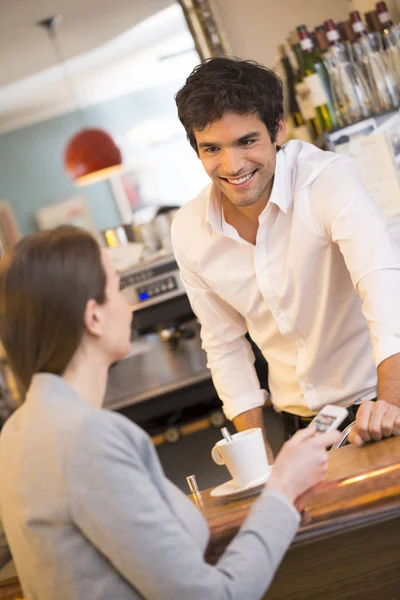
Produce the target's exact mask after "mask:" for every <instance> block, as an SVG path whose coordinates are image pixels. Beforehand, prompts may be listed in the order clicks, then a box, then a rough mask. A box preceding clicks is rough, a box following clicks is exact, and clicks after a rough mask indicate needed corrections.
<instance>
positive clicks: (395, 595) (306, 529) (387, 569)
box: [192, 437, 400, 600]
mask: <svg viewBox="0 0 400 600" xmlns="http://www.w3.org/2000/svg"><path fill="white" fill-rule="evenodd" d="M200 497H201V502H202V506H201V507H200V509H201V510H202V512H203V514H204V516H205V517H206V519H207V521H208V524H209V527H210V530H211V538H210V545H209V548H208V551H207V560H208V561H209V562H211V563H214V562H215V561H216V560H217V559H218V557H219V556H220V555H221V553H222V552H223V550H224V549H225V547H226V546H227V544H228V543H229V542H230V540H231V539H232V537H233V536H234V535H235V533H236V532H237V530H238V528H239V527H240V525H241V524H242V523H243V521H244V519H245V517H246V515H247V513H248V511H249V509H250V507H251V505H252V503H253V502H254V501H255V499H256V498H255V497H252V498H246V499H242V500H235V501H232V502H226V500H222V499H217V498H212V497H211V496H210V490H206V491H204V492H201V494H200ZM192 498H193V496H192ZM193 500H195V499H194V498H193ZM196 503H197V504H198V501H197V502H196ZM297 507H298V509H299V510H300V512H301V514H302V523H301V526H300V529H299V531H298V533H297V536H296V538H295V539H294V541H293V543H292V545H291V547H290V549H289V551H288V553H287V555H286V557H285V559H284V560H283V562H282V564H281V566H280V568H279V570H278V572H277V574H276V576H275V579H274V582H273V584H272V586H271V587H270V589H269V591H268V592H267V594H266V596H265V599H266V600H278V599H279V600H283V599H285V600H400V437H397V438H390V439H388V440H384V441H382V442H378V443H372V444H368V445H366V446H365V447H363V448H355V447H353V446H346V447H344V448H340V449H338V450H333V451H332V452H330V456H329V470H328V480H327V481H326V482H324V483H323V484H320V485H319V486H317V487H315V488H314V489H313V490H311V491H309V492H307V493H306V494H304V495H303V496H302V497H301V498H300V499H299V501H298V504H297Z"/></svg>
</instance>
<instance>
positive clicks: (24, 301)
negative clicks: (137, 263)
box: [0, 225, 106, 390]
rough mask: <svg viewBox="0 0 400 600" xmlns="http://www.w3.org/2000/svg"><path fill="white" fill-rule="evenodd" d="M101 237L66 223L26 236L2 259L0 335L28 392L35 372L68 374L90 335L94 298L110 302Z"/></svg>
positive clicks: (10, 360)
mask: <svg viewBox="0 0 400 600" xmlns="http://www.w3.org/2000/svg"><path fill="white" fill-rule="evenodd" d="M105 290H106V275H105V272H104V269H103V265H102V261H101V253H100V248H99V245H98V243H97V242H96V240H95V239H94V238H93V237H92V236H91V235H90V233H88V232H87V231H84V230H83V229H80V228H77V227H72V226H68V225H64V226H61V227H58V228H57V229H52V230H48V231H42V232H40V233H35V234H33V235H29V236H27V237H25V238H22V240H20V241H19V242H18V243H17V244H16V245H15V246H14V247H13V248H12V249H11V250H10V251H9V252H7V253H6V254H5V255H4V256H3V257H2V258H1V260H0V338H1V341H2V343H3V346H4V349H5V351H6V354H7V358H8V361H9V363H10V366H11V368H12V370H13V372H14V374H15V375H16V376H17V378H18V380H19V382H20V383H21V384H22V386H23V388H24V389H25V390H27V389H28V387H29V385H30V383H31V379H32V377H33V375H34V374H35V373H53V374H55V375H62V373H63V372H64V371H65V369H66V367H67V365H68V363H69V361H70V360H71V358H72V356H73V354H74V353H75V351H76V349H77V348H78V345H79V343H80V341H81V339H82V336H83V333H84V313H85V309H86V304H87V302H88V300H90V299H92V298H93V299H95V300H96V302H98V303H99V304H103V303H104V302H105V301H106V297H105Z"/></svg>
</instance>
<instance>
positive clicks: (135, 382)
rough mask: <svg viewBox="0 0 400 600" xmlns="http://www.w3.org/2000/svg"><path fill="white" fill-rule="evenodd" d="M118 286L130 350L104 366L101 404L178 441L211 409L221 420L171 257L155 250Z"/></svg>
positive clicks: (155, 435)
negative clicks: (127, 312)
mask: <svg viewBox="0 0 400 600" xmlns="http://www.w3.org/2000/svg"><path fill="white" fill-rule="evenodd" d="M121 290H122V293H123V294H124V295H125V297H126V298H127V300H128V302H129V304H130V306H131V308H132V315H133V316H132V344H131V352H130V354H129V355H128V356H127V357H126V358H125V359H123V360H121V361H119V362H118V363H116V364H114V365H113V366H112V367H111V368H110V372H109V379H108V386H107V393H106V398H105V404H104V406H105V408H109V409H112V410H116V411H118V412H121V413H122V414H124V415H126V416H127V417H129V418H130V419H132V420H134V421H135V422H136V423H138V424H140V425H141V426H142V427H143V428H144V429H146V430H147V431H148V433H149V434H150V435H152V437H153V439H155V441H157V439H161V438H163V441H174V440H175V439H178V438H179V437H180V433H179V427H180V425H183V424H186V425H187V423H188V422H193V420H196V419H197V418H198V417H200V416H202V415H204V414H206V413H207V414H210V412H211V413H212V412H213V411H214V412H215V415H217V416H214V420H215V421H217V422H218V423H217V424H218V425H219V424H220V423H223V422H224V417H223V413H222V411H221V402H220V401H219V399H218V397H217V394H216V391H215V388H214V386H213V384H212V380H211V373H210V371H209V369H208V368H207V357H206V354H205V352H204V350H203V349H202V348H201V340H200V335H199V332H200V327H199V324H198V322H197V320H196V317H195V315H194V313H193V311H192V309H191V306H190V304H189V300H188V297H187V295H186V292H185V289H184V287H183V285H182V282H181V279H180V276H179V270H178V265H177V263H176V261H175V258H174V256H173V255H172V254H170V253H164V254H159V255H157V256H153V257H151V258H149V259H147V260H144V261H142V262H140V263H138V264H136V265H134V266H132V267H131V268H129V269H128V270H126V271H124V272H122V273H121ZM165 436H166V439H165Z"/></svg>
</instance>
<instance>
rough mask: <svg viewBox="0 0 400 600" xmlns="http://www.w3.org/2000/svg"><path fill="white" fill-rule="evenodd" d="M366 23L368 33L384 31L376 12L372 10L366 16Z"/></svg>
mask: <svg viewBox="0 0 400 600" xmlns="http://www.w3.org/2000/svg"><path fill="white" fill-rule="evenodd" d="M364 17H365V22H366V23H367V27H368V31H369V32H370V33H374V32H375V31H381V30H382V29H383V27H382V24H381V22H380V20H379V18H378V13H377V12H376V10H370V11H369V12H366V13H365V14H364Z"/></svg>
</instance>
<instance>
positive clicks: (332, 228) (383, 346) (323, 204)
mask: <svg viewBox="0 0 400 600" xmlns="http://www.w3.org/2000/svg"><path fill="white" fill-rule="evenodd" d="M312 196H313V199H314V202H316V201H317V200H318V214H319V222H320V225H321V226H322V227H323V228H324V230H325V232H327V233H328V235H329V236H330V237H331V239H332V240H333V242H335V243H337V244H338V246H339V248H340V251H341V253H342V255H343V257H344V260H345V262H346V265H347V268H348V270H349V273H350V276H351V279H352V282H353V285H354V287H355V290H356V292H357V293H358V294H359V295H360V296H361V298H362V300H363V313H364V316H365V318H366V319H367V322H368V326H369V330H370V336H371V342H372V347H373V355H374V361H375V364H376V366H378V365H379V364H380V363H381V362H382V361H383V360H385V359H386V358H388V357H389V356H392V355H393V354H397V353H398V352H400V311H399V304H400V248H399V246H398V244H397V243H396V241H395V240H394V239H393V237H392V234H391V232H390V228H389V224H388V222H387V220H386V219H385V217H384V216H383V215H382V213H381V212H380V211H379V209H378V207H377V205H376V203H375V201H374V200H373V199H372V197H371V196H370V194H369V192H368V191H367V189H366V188H365V186H364V185H363V183H362V182H361V180H360V178H359V176H358V174H357V172H356V169H355V166H354V165H353V164H352V162H351V161H350V160H344V161H337V162H335V163H333V164H332V165H331V166H330V167H329V168H328V169H326V173H324V174H323V175H322V176H321V178H320V180H319V182H318V184H317V185H316V186H315V189H314V190H313V194H312ZM332 293H334V290H332Z"/></svg>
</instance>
